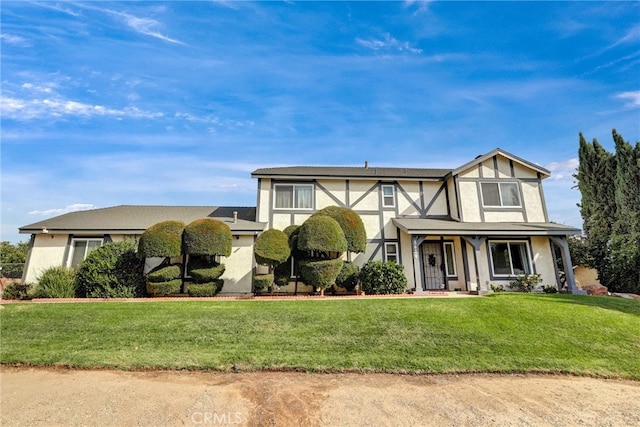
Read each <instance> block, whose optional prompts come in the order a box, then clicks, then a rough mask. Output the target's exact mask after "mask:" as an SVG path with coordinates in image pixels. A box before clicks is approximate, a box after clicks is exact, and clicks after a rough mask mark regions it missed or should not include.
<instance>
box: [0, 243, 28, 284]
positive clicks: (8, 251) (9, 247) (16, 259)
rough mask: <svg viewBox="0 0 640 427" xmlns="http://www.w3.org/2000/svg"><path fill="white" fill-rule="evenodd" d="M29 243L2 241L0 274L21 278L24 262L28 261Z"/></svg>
mask: <svg viewBox="0 0 640 427" xmlns="http://www.w3.org/2000/svg"><path fill="white" fill-rule="evenodd" d="M27 252H29V243H26V242H20V243H16V244H15V245H14V244H12V243H10V242H0V267H2V269H0V276H1V277H10V278H21V277H22V271H23V270H24V263H25V262H27Z"/></svg>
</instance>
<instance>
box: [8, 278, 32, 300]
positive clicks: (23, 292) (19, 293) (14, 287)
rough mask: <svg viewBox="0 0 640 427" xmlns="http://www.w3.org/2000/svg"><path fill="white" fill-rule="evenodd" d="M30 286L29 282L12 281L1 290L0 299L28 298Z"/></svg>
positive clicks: (29, 296)
mask: <svg viewBox="0 0 640 427" xmlns="http://www.w3.org/2000/svg"><path fill="white" fill-rule="evenodd" d="M31 289H32V286H31V285H30V284H29V283H25V284H22V283H20V282H13V283H9V284H7V286H5V287H4V290H3V291H2V299H30V298H31Z"/></svg>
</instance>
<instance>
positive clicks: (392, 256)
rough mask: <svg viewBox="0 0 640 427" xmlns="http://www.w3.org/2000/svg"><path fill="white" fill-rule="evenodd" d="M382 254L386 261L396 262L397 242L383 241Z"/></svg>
mask: <svg viewBox="0 0 640 427" xmlns="http://www.w3.org/2000/svg"><path fill="white" fill-rule="evenodd" d="M384 255H385V260H386V261H395V262H398V244H397V243H385V245H384Z"/></svg>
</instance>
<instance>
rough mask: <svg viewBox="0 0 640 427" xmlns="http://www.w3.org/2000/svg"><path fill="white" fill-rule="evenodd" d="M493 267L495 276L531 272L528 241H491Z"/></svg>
mask: <svg viewBox="0 0 640 427" xmlns="http://www.w3.org/2000/svg"><path fill="white" fill-rule="evenodd" d="M489 248H490V252H491V268H492V271H493V275H494V276H518V275H522V274H531V261H530V257H529V248H528V246H527V242H507V241H493V242H489Z"/></svg>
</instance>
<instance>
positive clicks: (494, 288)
mask: <svg viewBox="0 0 640 427" xmlns="http://www.w3.org/2000/svg"><path fill="white" fill-rule="evenodd" d="M489 286H490V287H491V290H492V291H493V292H504V286H502V285H496V284H493V283H492V284H491V285H489Z"/></svg>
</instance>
